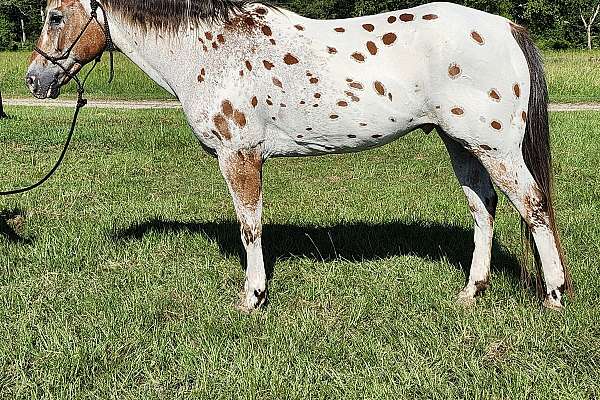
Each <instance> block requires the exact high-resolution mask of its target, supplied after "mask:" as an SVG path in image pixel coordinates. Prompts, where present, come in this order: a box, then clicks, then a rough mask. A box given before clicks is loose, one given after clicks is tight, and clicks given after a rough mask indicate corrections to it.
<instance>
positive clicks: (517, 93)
mask: <svg viewBox="0 0 600 400" xmlns="http://www.w3.org/2000/svg"><path fill="white" fill-rule="evenodd" d="M513 92H514V93H515V97H516V98H517V99H518V98H520V97H521V86H519V84H518V83H515V85H514V86H513Z"/></svg>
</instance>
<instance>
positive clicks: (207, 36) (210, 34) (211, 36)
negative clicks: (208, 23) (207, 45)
mask: <svg viewBox="0 0 600 400" xmlns="http://www.w3.org/2000/svg"><path fill="white" fill-rule="evenodd" d="M204 36H205V37H206V39H207V40H213V34H212V33H210V32H205V33H204Z"/></svg>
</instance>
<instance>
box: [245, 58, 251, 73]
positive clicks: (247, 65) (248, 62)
mask: <svg viewBox="0 0 600 400" xmlns="http://www.w3.org/2000/svg"><path fill="white" fill-rule="evenodd" d="M246 68H247V69H248V71H252V63H250V61H248V60H246Z"/></svg>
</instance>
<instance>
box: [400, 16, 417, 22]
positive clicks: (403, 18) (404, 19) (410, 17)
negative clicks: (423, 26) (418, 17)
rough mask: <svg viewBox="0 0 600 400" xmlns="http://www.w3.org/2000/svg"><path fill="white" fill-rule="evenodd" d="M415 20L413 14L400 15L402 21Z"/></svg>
mask: <svg viewBox="0 0 600 400" xmlns="http://www.w3.org/2000/svg"><path fill="white" fill-rule="evenodd" d="M414 20H415V16H414V15H412V14H402V15H401V16H400V21H402V22H410V21H414Z"/></svg>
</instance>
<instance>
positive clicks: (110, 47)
mask: <svg viewBox="0 0 600 400" xmlns="http://www.w3.org/2000/svg"><path fill="white" fill-rule="evenodd" d="M90 6H91V9H92V11H91V13H90V18H89V19H88V21H87V23H86V24H85V25H84V27H83V29H82V30H81V32H80V33H79V35H78V36H77V38H76V39H75V41H74V42H73V44H71V46H69V48H68V49H67V50H65V52H64V53H63V54H62V55H60V56H58V57H52V56H50V55H49V54H47V53H46V52H44V51H43V50H42V49H40V48H39V47H37V46H36V47H34V51H35V52H37V53H38V54H39V55H41V56H42V57H44V58H45V59H46V60H48V61H49V62H50V63H52V64H54V65H56V66H58V67H59V68H60V69H62V70H63V71H64V72H65V74H67V77H68V78H69V79H70V80H73V81H74V82H75V83H76V84H77V105H76V106H75V112H74V114H73V121H72V122H71V129H70V130H69V134H68V135H67V139H66V141H65V145H64V146H63V150H62V152H61V154H60V157H59V158H58V160H57V161H56V163H55V164H54V167H53V168H52V169H51V170H50V172H48V173H47V174H46V176H44V177H43V178H42V179H41V180H40V181H39V182H37V183H35V184H33V185H31V186H28V187H26V188H22V189H15V190H9V191H5V192H1V191H0V196H10V195H15V194H21V193H25V192H29V191H31V190H34V189H36V188H38V187H40V186H41V185H43V184H44V183H46V181H48V179H50V178H51V177H52V176H53V175H54V173H56V171H57V170H58V168H59V167H60V165H61V164H62V162H63V160H64V159H65V155H66V154H67V150H68V149H69V145H70V144H71V140H72V139H73V134H74V132H75V127H76V126H77V118H78V117H79V112H80V111H81V109H82V108H83V107H85V106H86V105H87V99H86V98H84V97H83V96H84V93H85V84H86V82H87V80H88V78H89V76H90V75H91V73H92V72H93V71H94V69H95V68H96V66H97V65H98V63H99V62H100V61H101V58H102V55H103V54H104V52H105V51H108V52H109V55H110V75H109V78H108V83H111V82H112V80H113V78H114V75H115V74H114V57H113V52H114V50H115V47H114V44H113V41H112V37H111V35H110V27H109V25H108V18H107V15H106V10H105V9H104V7H103V6H102V5H101V4H100V3H99V2H98V0H90ZM98 9H100V10H102V13H103V14H104V25H102V24H101V23H100V21H98ZM94 21H96V22H97V23H98V25H100V27H101V29H102V31H103V32H104V37H105V39H106V45H105V47H104V49H103V50H102V52H101V53H100V54H99V55H98V56H97V57H96V59H95V60H94V64H93V65H92V67H91V68H90V70H89V71H88V72H87V73H86V75H85V77H84V78H83V80H80V79H79V78H78V77H77V74H71V73H70V72H69V71H68V70H67V69H66V68H65V67H64V66H63V65H62V64H60V61H64V60H66V59H68V58H69V56H70V55H71V52H72V51H73V49H74V48H75V46H76V45H77V43H79V41H80V40H81V38H82V37H83V35H84V34H85V32H86V31H87V29H88V28H89V26H90V25H91V24H92V22H94Z"/></svg>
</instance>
